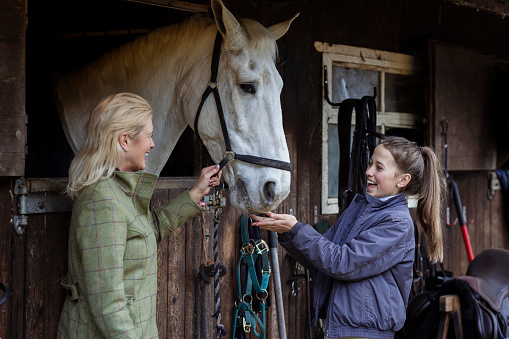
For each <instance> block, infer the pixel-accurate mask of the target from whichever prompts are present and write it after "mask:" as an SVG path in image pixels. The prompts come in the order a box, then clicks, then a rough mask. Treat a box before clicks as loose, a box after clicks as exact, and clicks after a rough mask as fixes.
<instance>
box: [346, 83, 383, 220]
mask: <svg viewBox="0 0 509 339" xmlns="http://www.w3.org/2000/svg"><path fill="white" fill-rule="evenodd" d="M375 98H376V88H375V90H374V95H373V96H364V97H362V98H361V99H346V100H344V101H343V102H341V103H340V104H339V111H338V135H339V147H340V164H339V169H340V171H339V198H340V199H341V209H342V211H344V210H345V209H346V208H347V207H348V205H349V204H350V202H351V201H352V199H353V197H354V196H355V194H357V193H361V194H363V195H365V194H366V189H367V182H366V178H365V175H364V174H365V172H366V169H367V166H368V163H369V158H370V157H371V154H372V153H373V151H374V149H375V147H376V138H377V137H378V138H380V137H383V135H382V134H380V133H377V132H376V101H375ZM353 109H355V129H354V132H353V137H351V125H352V113H353ZM350 140H352V141H351V143H350Z"/></svg>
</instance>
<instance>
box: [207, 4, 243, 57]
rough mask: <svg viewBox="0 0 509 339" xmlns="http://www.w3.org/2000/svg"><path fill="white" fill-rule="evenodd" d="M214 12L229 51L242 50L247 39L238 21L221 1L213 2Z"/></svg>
mask: <svg viewBox="0 0 509 339" xmlns="http://www.w3.org/2000/svg"><path fill="white" fill-rule="evenodd" d="M210 4H211V6H212V12H213V13H214V18H215V19H216V25H217V29H218V30H219V32H221V34H222V35H223V39H224V40H225V43H226V45H227V46H228V49H233V50H235V49H240V48H242V47H244V46H245V44H246V42H247V39H246V36H245V35H244V32H243V31H242V27H241V26H240V24H239V22H238V21H237V19H236V18H235V17H234V16H233V14H232V13H231V12H230V11H229V10H228V8H226V7H225V6H224V5H223V2H222V1H221V0H211V1H210Z"/></svg>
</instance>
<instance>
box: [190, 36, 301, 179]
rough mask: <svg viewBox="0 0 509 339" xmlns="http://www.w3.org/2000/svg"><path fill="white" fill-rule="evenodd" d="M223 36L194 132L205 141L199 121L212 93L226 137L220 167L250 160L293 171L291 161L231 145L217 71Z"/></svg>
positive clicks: (250, 161)
mask: <svg viewBox="0 0 509 339" xmlns="http://www.w3.org/2000/svg"><path fill="white" fill-rule="evenodd" d="M222 40H223V38H222V35H221V33H220V32H219V31H218V32H217V34H216V41H215V43H214V53H213V54H212V63H211V76H210V81H209V85H208V86H207V89H206V90H205V92H204V93H203V95H202V97H201V102H200V106H199V107H198V112H196V117H195V118H194V132H195V133H196V136H197V137H198V139H199V140H200V142H201V143H202V144H203V141H202V139H201V137H200V133H199V132H198V121H199V119H200V113H201V110H202V107H203V104H204V103H205V100H207V98H208V96H209V94H210V93H213V94H214V100H215V102H216V107H217V113H218V115H219V122H220V124H221V130H222V131H223V138H224V144H225V146H226V152H224V155H223V160H221V162H220V163H219V169H222V168H223V167H224V166H225V165H226V164H227V163H228V162H229V161H231V160H240V161H244V162H248V163H250V164H255V165H260V166H267V167H273V168H277V169H281V170H285V171H291V170H292V164H291V163H289V162H284V161H279V160H273V159H268V158H262V157H257V156H254V155H245V154H238V153H236V152H235V151H234V150H233V149H232V146H231V143H230V137H229V135H228V129H227V128H226V122H225V120H224V113H223V107H222V105H221V98H220V97H219V90H218V88H217V86H218V84H217V71H218V68H219V59H220V57H221V42H222ZM207 157H208V159H209V162H210V163H213V161H212V158H211V157H210V154H208V151H207Z"/></svg>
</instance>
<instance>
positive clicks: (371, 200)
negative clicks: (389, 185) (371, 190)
mask: <svg viewBox="0 0 509 339" xmlns="http://www.w3.org/2000/svg"><path fill="white" fill-rule="evenodd" d="M356 198H357V199H365V200H366V201H367V203H368V204H369V205H370V207H371V208H375V209H376V208H385V207H388V206H393V205H399V204H402V203H403V204H406V203H407V202H406V199H405V193H399V194H397V195H395V196H394V197H392V198H390V199H388V200H385V201H383V200H380V199H378V198H375V197H373V196H371V195H369V194H366V195H365V196H363V195H360V194H358V195H357V197H356Z"/></svg>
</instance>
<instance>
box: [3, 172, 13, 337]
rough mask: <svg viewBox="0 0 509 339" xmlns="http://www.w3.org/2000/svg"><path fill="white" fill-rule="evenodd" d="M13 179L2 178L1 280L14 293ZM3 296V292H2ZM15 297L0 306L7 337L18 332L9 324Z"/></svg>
mask: <svg viewBox="0 0 509 339" xmlns="http://www.w3.org/2000/svg"><path fill="white" fill-rule="evenodd" d="M10 187H11V180H7V179H1V180H0V206H2V208H0V234H1V235H2V236H0V282H1V283H2V284H4V285H5V286H6V287H7V288H8V289H10V290H11V293H12V288H13V284H12V281H13V280H12V259H13V257H12V255H11V249H12V245H13V237H12V236H13V234H12V233H13V228H12V225H11V222H10V218H11V215H10V214H11V211H10V210H11V209H10V206H11V198H10V195H9V189H10ZM0 293H1V294H2V296H3V293H2V292H0ZM13 301H14V299H13V297H12V296H11V297H9V298H8V299H7V300H6V301H5V303H4V304H3V305H1V306H0V328H2V333H3V335H4V337H5V338H14V337H15V336H16V333H15V332H14V331H12V332H11V329H10V327H9V324H10V322H11V313H12V312H15V310H16V309H15V308H14V307H13Z"/></svg>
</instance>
